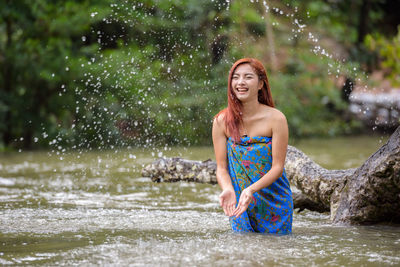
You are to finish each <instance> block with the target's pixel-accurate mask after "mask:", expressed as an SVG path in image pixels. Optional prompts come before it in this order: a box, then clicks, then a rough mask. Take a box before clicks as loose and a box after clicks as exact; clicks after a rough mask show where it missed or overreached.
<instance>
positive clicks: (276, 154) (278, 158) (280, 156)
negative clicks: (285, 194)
mask: <svg viewBox="0 0 400 267" xmlns="http://www.w3.org/2000/svg"><path fill="white" fill-rule="evenodd" d="M288 140H289V130H288V125H287V121H286V117H285V115H283V113H282V112H280V111H277V113H276V115H275V118H274V119H273V121H272V166H271V169H270V170H269V171H268V172H267V174H265V175H264V176H263V177H261V179H260V180H258V181H257V182H255V183H254V184H252V185H251V186H249V189H250V191H251V193H254V192H257V191H259V190H261V189H263V188H265V187H268V186H269V185H271V184H272V183H273V182H275V181H276V180H277V179H278V178H279V177H281V176H282V173H283V168H284V166H285V159H286V151H287V146H288Z"/></svg>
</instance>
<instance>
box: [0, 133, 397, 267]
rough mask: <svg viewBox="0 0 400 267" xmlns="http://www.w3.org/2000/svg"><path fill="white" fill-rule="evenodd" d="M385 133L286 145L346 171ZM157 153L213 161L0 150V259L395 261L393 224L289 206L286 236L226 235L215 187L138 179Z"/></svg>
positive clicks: (195, 153) (175, 151)
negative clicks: (344, 219)
mask: <svg viewBox="0 0 400 267" xmlns="http://www.w3.org/2000/svg"><path fill="white" fill-rule="evenodd" d="M386 139H387V138H385V139H382V138H379V137H352V138H336V139H313V140H304V141H300V142H297V143H296V144H295V145H296V147H298V148H300V149H302V150H303V151H304V152H306V153H307V154H308V155H310V156H311V157H312V158H313V159H314V160H316V161H317V162H318V163H320V164H322V165H323V166H324V167H327V168H350V167H357V166H358V165H360V164H361V163H362V162H363V161H364V160H365V159H366V158H368V157H369V155H370V154H371V153H372V152H374V151H375V150H376V149H377V148H378V147H379V146H380V145H382V144H383V141H386ZM346 147H351V150H348V149H345V148H346ZM161 153H162V154H163V155H166V156H182V157H185V158H190V159H196V160H204V159H207V158H213V151H212V148H211V147H198V148H178V147H177V148H172V149H171V150H168V149H166V150H164V149H159V150H152V151H144V150H139V149H136V150H135V149H131V150H123V151H98V152H86V153H78V152H74V153H69V154H67V155H62V156H60V155H56V154H54V153H48V152H22V153H11V154H10V153H9V154H3V155H1V156H0V264H5V265H24V264H27V265H35V264H40V265H60V264H61V265H74V264H76V265H110V264H111V265H133V266H141V265H156V266H158V265H166V266H175V265H187V264H190V265H193V264H194V265H200V266H201V265H207V266H210V265H213V266H214V265H220V266H248V265H255V266H261V265H267V266H306V265H308V266H315V265H329V266H381V265H400V253H399V251H400V228H397V227H394V226H357V227H356V226H351V227H343V226H332V225H331V224H330V222H329V214H319V213H316V212H310V211H303V212H301V213H297V212H295V214H294V220H293V221H294V223H293V234H291V235H287V236H275V235H261V234H235V233H233V232H232V231H231V230H230V225H229V221H228V219H227V218H226V217H225V216H224V215H223V213H222V211H221V209H220V208H219V206H218V193H219V188H218V186H217V185H207V184H195V183H186V182H180V183H152V182H151V181H150V179H148V178H143V177H141V176H140V169H141V166H142V165H143V164H147V163H150V162H151V161H153V160H154V158H155V157H157V155H158V154H160V155H161Z"/></svg>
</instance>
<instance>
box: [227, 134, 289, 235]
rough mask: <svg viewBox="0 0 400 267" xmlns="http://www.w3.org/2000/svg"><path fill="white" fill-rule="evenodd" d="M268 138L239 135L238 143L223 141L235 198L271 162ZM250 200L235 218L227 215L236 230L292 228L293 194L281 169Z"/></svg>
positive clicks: (229, 140)
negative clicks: (246, 207) (271, 180)
mask: <svg viewBox="0 0 400 267" xmlns="http://www.w3.org/2000/svg"><path fill="white" fill-rule="evenodd" d="M271 141H272V138H271V137H264V136H256V137H242V138H241V141H240V142H239V143H236V142H234V141H233V139H231V138H229V139H228V142H227V150H228V166H229V175H230V176H231V180H232V185H233V187H234V189H235V193H236V200H237V203H238V202H239V197H240V194H241V193H242V191H243V190H244V189H245V188H246V187H248V186H250V185H251V184H253V183H255V182H257V181H258V180H259V179H260V178H261V177H263V176H264V175H265V174H266V173H267V172H268V171H269V170H270V169H271V166H272V143H271ZM253 196H254V198H255V204H254V201H253V202H252V203H251V204H250V205H249V207H248V209H247V210H246V211H245V212H244V213H243V214H242V215H241V216H240V217H238V218H235V217H231V218H230V222H231V225H232V229H233V230H234V231H237V232H261V233H279V234H287V233H291V231H292V215H293V198H292V191H291V190H290V185H289V181H288V179H287V178H286V174H285V170H284V171H283V173H282V176H281V177H279V178H278V179H277V180H276V181H275V182H273V183H272V184H271V185H270V186H268V187H266V188H263V189H261V190H260V191H258V192H256V193H254V194H253Z"/></svg>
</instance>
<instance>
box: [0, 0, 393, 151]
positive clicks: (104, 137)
mask: <svg viewBox="0 0 400 267" xmlns="http://www.w3.org/2000/svg"><path fill="white" fill-rule="evenodd" d="M398 10H400V1H389V0H353V1H349V0H335V1H318V0H303V1H288V0H284V1H267V2H266V1H255V0H253V1H238V0H235V1H226V0H214V1H197V0H186V1H185V0H170V1H167V0H165V1H163V0H158V1H156V0H146V1H129V0H126V1H110V0H96V1H91V0H81V1H72V0H67V1H50V0H35V1H28V0H20V1H12V0H5V1H1V3H0V69H1V73H0V151H8V150H16V149H48V148H53V149H56V150H60V151H65V150H66V149H67V150H68V149H97V148H104V149H109V148H111V149H112V148H115V147H130V146H146V145H152V146H153V145H154V146H164V145H185V146H186V145H209V144H211V122H212V118H213V116H214V115H215V114H216V113H217V112H218V111H219V110H221V109H222V108H224V107H225V106H226V103H227V102H226V98H227V97H226V88H227V74H228V71H229V68H230V66H231V65H232V63H233V62H234V61H236V60H237V59H239V58H241V57H255V58H258V59H260V60H261V61H262V62H263V63H264V65H265V67H266V68H267V72H268V75H269V82H270V86H271V90H272V95H273V98H274V100H275V102H276V106H277V108H278V109H280V110H281V111H282V112H283V113H284V114H285V115H286V117H287V119H288V123H289V128H290V135H291V138H303V137H315V136H336V135H342V134H355V133H359V132H361V131H365V126H363V125H362V123H361V122H360V121H357V120H355V119H354V118H352V117H351V116H349V114H348V112H347V110H348V102H347V100H346V97H344V96H343V95H342V93H343V90H342V89H343V86H344V85H345V82H344V81H345V80H346V79H350V80H351V81H353V83H354V84H357V85H359V86H366V88H370V87H374V86H378V87H379V84H374V81H373V80H371V79H369V77H370V75H371V73H373V72H374V71H382V73H384V78H385V79H386V80H388V81H390V83H391V85H392V86H394V87H395V86H399V85H400V79H399V73H400V31H399V27H398V25H399V24H400V16H399V15H398ZM375 83H376V82H375ZM369 130H370V129H369Z"/></svg>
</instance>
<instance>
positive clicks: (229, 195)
mask: <svg viewBox="0 0 400 267" xmlns="http://www.w3.org/2000/svg"><path fill="white" fill-rule="evenodd" d="M219 204H220V205H221V207H222V208H223V209H224V212H225V215H227V216H229V217H231V216H233V211H234V210H235V205H236V195H235V191H233V189H225V190H224V191H222V193H221V194H220V195H219Z"/></svg>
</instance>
